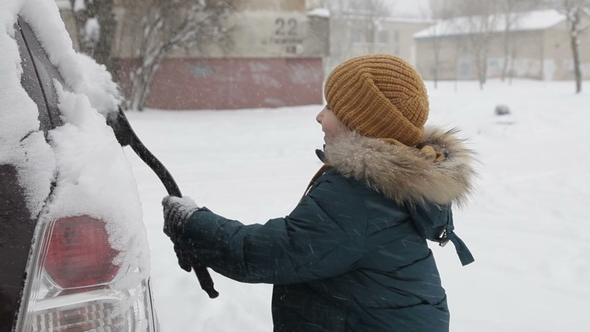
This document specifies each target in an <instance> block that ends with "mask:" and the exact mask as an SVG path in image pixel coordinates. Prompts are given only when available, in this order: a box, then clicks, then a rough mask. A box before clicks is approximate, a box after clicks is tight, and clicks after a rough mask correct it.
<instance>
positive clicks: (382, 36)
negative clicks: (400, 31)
mask: <svg viewBox="0 0 590 332" xmlns="http://www.w3.org/2000/svg"><path fill="white" fill-rule="evenodd" d="M378 40H379V43H380V44H388V43H389V31H387V30H381V31H379V37H378Z"/></svg>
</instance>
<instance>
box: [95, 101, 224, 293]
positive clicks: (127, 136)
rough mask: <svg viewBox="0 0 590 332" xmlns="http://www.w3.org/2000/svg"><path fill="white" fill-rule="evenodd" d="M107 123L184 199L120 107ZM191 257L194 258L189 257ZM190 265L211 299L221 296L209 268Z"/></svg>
mask: <svg viewBox="0 0 590 332" xmlns="http://www.w3.org/2000/svg"><path fill="white" fill-rule="evenodd" d="M107 123H108V124H109V125H110V126H111V128H113V131H114V132H115V136H116V137H117V141H118V142H119V143H120V144H121V145H122V146H125V145H129V146H131V149H133V151H135V153H136V154H137V156H138V157H139V158H140V159H141V160H143V162H144V163H145V164H146V165H148V166H149V168H151V169H152V171H154V173H156V176H157V177H158V178H159V179H160V181H162V184H164V187H165V188H166V191H167V192H168V195H170V196H176V197H182V193H181V192H180V188H179V187H178V184H176V181H174V178H173V177H172V174H170V172H169V171H168V169H166V167H165V166H164V164H162V162H161V161H160V160H158V158H156V156H154V155H153V154H152V153H151V152H150V150H148V149H147V147H146V146H145V145H144V144H143V143H142V142H141V141H140V140H139V137H137V135H136V134H135V132H134V131H133V129H132V128H131V125H130V124H129V121H128V120H127V116H125V113H124V112H123V110H122V109H121V108H120V107H119V111H118V113H117V114H116V117H115V116H113V115H111V114H109V117H107ZM189 257H192V256H190V255H189ZM190 265H191V266H192V268H193V270H194V271H195V274H196V275H197V279H198V280H199V284H201V288H202V289H203V290H204V291H205V292H206V293H207V294H208V295H209V298H212V299H214V298H216V297H218V296H219V293H218V292H217V291H216V290H215V288H214V284H213V279H211V275H210V274H209V271H208V270H207V266H205V264H203V263H202V262H201V261H199V260H198V259H197V258H192V259H191V261H190Z"/></svg>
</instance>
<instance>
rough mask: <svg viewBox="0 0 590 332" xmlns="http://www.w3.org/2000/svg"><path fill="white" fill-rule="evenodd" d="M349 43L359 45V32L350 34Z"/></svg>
mask: <svg viewBox="0 0 590 332" xmlns="http://www.w3.org/2000/svg"><path fill="white" fill-rule="evenodd" d="M350 41H352V42H353V43H360V42H361V33H360V32H359V31H356V30H355V31H352V32H351V33H350Z"/></svg>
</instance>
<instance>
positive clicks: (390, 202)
mask: <svg viewBox="0 0 590 332" xmlns="http://www.w3.org/2000/svg"><path fill="white" fill-rule="evenodd" d="M325 97H326V101H327V106H326V107H325V108H324V109H323V110H322V111H321V112H320V113H319V114H318V116H317V118H316V119H317V121H318V122H319V123H320V124H321V126H322V130H323V132H324V133H325V137H324V140H325V149H324V150H325V151H324V154H320V155H321V156H322V159H323V160H322V161H323V162H324V166H323V167H322V168H321V169H320V170H319V171H318V173H317V174H316V176H314V178H313V179H312V181H311V183H310V186H309V187H308V190H307V192H306V194H305V195H304V197H303V198H302V199H301V201H300V202H299V204H298V205H297V206H296V207H295V209H294V210H293V211H292V212H291V213H290V214H289V215H288V216H286V217H284V218H276V219H271V220H269V221H268V222H266V223H265V224H264V225H261V224H255V225H247V226H246V225H243V224H242V223H240V222H239V221H235V220H228V219H226V218H224V217H221V216H219V215H216V214H214V213H213V212H211V211H209V210H208V209H207V208H204V207H203V208H199V207H198V206H197V205H196V204H195V203H194V202H192V201H191V200H190V199H187V198H176V197H166V198H164V200H163V205H164V216H165V230H164V231H165V232H166V234H167V235H168V236H170V238H171V240H172V241H173V242H174V244H175V245H176V246H178V247H180V248H182V249H183V250H184V251H185V252H187V253H188V254H190V255H195V256H196V257H197V258H198V259H199V260H201V261H202V262H203V263H204V264H205V265H207V266H208V267H211V268H212V269H214V270H215V271H217V272H218V273H220V274H222V275H224V276H226V277H228V278H232V279H234V280H237V281H241V282H249V283H269V284H274V289H273V299H272V314H273V322H274V331H280V332H283V331H284V332H287V331H289V332H291V331H301V332H303V331H305V332H310V331H419V332H447V331H448V330H449V311H448V308H447V301H446V294H445V290H444V289H443V288H442V286H441V281H440V277H439V273H438V270H437V267H436V264H435V261H434V257H433V256H432V252H431V251H430V249H429V248H428V246H427V243H426V239H430V240H433V241H438V242H440V243H441V244H443V243H446V242H447V241H449V240H451V241H453V243H455V245H456V246H457V250H458V252H459V254H460V257H461V260H462V262H463V263H464V264H468V263H470V262H471V261H473V258H472V257H471V255H470V254H469V252H468V250H467V249H466V247H465V246H464V244H463V243H462V242H461V241H460V240H459V239H458V238H457V237H456V235H455V234H454V233H453V224H452V214H451V205H452V204H453V203H461V202H463V201H464V200H465V199H466V197H467V196H468V195H469V193H470V191H471V179H472V176H473V173H474V172H473V169H472V166H471V164H472V154H471V152H470V151H469V150H467V149H466V148H465V147H464V146H463V145H462V144H461V142H460V141H459V140H458V139H457V138H455V137H454V136H453V132H446V131H443V130H441V129H437V128H428V127H427V128H424V124H425V122H426V120H427V118H428V111H429V106H428V96H427V93H426V88H425V86H424V83H423V81H422V79H421V77H420V75H419V74H418V73H417V71H416V70H415V69H414V68H413V67H412V66H410V65H409V64H408V63H406V62H405V61H403V60H402V59H400V58H397V57H395V56H390V55H383V54H381V55H366V56H361V57H356V58H353V59H350V60H348V61H346V62H344V63H342V64H341V65H339V66H338V67H337V68H335V69H334V71H333V72H332V73H331V74H330V75H329V77H328V79H327V81H326V87H325Z"/></svg>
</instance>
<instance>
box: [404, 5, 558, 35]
mask: <svg viewBox="0 0 590 332" xmlns="http://www.w3.org/2000/svg"><path fill="white" fill-rule="evenodd" d="M484 19H487V20H488V22H489V24H491V25H493V29H492V30H493V31H494V32H501V31H504V29H505V26H506V23H505V22H506V21H507V19H508V20H514V23H513V27H512V28H511V30H512V31H534V30H545V29H548V28H550V27H552V26H555V25H556V24H559V23H561V22H563V21H564V20H565V16H563V15H562V14H561V13H559V12H558V11H556V10H552V9H551V10H538V11H531V12H523V13H513V14H510V16H507V15H495V16H494V15H490V16H488V17H485V16H474V17H455V18H452V19H449V20H444V21H440V22H439V23H438V24H436V25H433V26H431V27H429V28H427V29H424V30H422V31H420V32H417V33H415V34H414V39H423V38H432V37H441V36H457V35H468V34H470V33H472V32H473V31H477V30H478V27H480V26H481V23H482V22H483V20H484Z"/></svg>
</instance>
